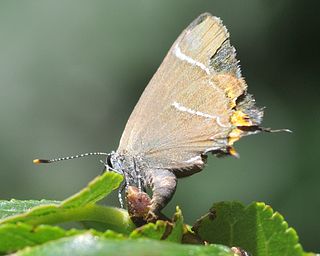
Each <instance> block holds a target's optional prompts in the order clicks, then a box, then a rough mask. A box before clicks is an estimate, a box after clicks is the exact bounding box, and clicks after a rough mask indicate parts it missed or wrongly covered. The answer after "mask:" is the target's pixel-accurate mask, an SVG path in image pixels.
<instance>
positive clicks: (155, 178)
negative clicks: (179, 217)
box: [147, 169, 177, 221]
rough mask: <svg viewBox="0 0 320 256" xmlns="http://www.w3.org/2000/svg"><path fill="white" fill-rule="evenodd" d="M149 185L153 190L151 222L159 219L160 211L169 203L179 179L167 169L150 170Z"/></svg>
mask: <svg viewBox="0 0 320 256" xmlns="http://www.w3.org/2000/svg"><path fill="white" fill-rule="evenodd" d="M147 184H148V185H149V186H150V187H151V189H152V200H151V207H150V211H149V220H151V221H152V220H155V219H157V216H159V214H160V211H161V210H162V209H163V208H164V207H165V206H166V205H167V204H168V203H169V201H170V200H171V198H172V196H173V194H174V192H175V191H176V186H177V177H176V176H175V175H174V173H173V172H171V171H169V170H165V169H157V170H149V171H148V173H147Z"/></svg>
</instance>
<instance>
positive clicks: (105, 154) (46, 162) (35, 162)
mask: <svg viewBox="0 0 320 256" xmlns="http://www.w3.org/2000/svg"><path fill="white" fill-rule="evenodd" d="M99 155H104V156H108V155H110V154H109V153H105V152H91V153H84V154H80V155H75V156H67V157H60V158H54V159H34V160H33V163H34V164H48V163H54V162H59V161H63V160H70V159H75V158H80V157H85V156H99Z"/></svg>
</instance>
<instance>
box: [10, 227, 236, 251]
mask: <svg viewBox="0 0 320 256" xmlns="http://www.w3.org/2000/svg"><path fill="white" fill-rule="evenodd" d="M15 255H17V256H27V255H32V256H38V255H39V256H40V255H41V256H49V255H52V256H56V255H73V256H78V255H86V256H90V255H94V256H97V255H114V256H117V255H119V256H120V255H121V256H127V255H128V256H129V255H130V256H136V255H137V256H140V255H154V256H162V255H163V256H170V255H174V256H185V255H197V256H205V255H212V256H218V255H219V256H234V254H233V253H232V252H231V250H230V249H229V248H227V247H225V246H222V245H210V246H195V245H181V244H176V243H171V242H166V241H156V240H150V239H137V240H125V241H124V240H110V239H104V238H102V237H99V236H94V235H92V234H91V233H90V232H87V233H85V234H81V235H76V236H72V237H66V238H62V239H59V240H56V241H51V242H48V243H45V244H43V245H39V246H35V247H29V248H26V249H24V250H22V251H18V252H17V253H16V254H15Z"/></svg>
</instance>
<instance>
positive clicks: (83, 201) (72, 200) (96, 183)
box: [61, 172, 123, 208]
mask: <svg viewBox="0 0 320 256" xmlns="http://www.w3.org/2000/svg"><path fill="white" fill-rule="evenodd" d="M122 180H123V176H122V175H120V174H117V173H115V172H104V173H103V174H102V175H100V176H98V177H96V178H95V179H94V180H92V181H91V182H90V183H89V184H88V185H87V186H86V187H85V188H84V189H82V190H81V191H80V192H78V193H77V194H75V195H73V196H71V197H69V198H67V199H66V200H64V201H62V203H61V207H62V208H73V207H81V206H84V205H87V204H94V203H96V202H98V201H99V200H101V199H103V198H105V197H106V196H107V195H109V194H110V193H111V191H112V190H114V189H116V188H118V187H119V186H120V183H121V182H122Z"/></svg>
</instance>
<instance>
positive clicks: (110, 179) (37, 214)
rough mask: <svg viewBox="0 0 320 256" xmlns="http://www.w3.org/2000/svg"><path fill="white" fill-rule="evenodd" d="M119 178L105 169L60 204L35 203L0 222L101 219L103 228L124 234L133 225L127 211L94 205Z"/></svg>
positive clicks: (129, 230)
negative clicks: (34, 205) (20, 212)
mask: <svg viewBox="0 0 320 256" xmlns="http://www.w3.org/2000/svg"><path fill="white" fill-rule="evenodd" d="M121 181H122V176H121V175H119V174H116V173H112V172H105V173H104V174H102V175H101V176H99V177H97V178H95V179H94V180H93V181H92V182H90V183H89V185H88V186H87V187H86V188H84V189H82V190H81V191H80V192H79V193H77V194H75V195H73V196H72V197H70V198H68V199H66V200H64V201H62V202H61V203H60V204H56V203H52V201H49V202H51V204H48V205H40V206H36V207H34V208H32V209H28V211H26V212H24V213H22V214H18V215H14V216H10V217H8V218H4V219H2V220H0V224H3V223H17V222H22V223H27V224H30V225H34V226H35V225H40V224H56V223H62V222H67V221H84V220H86V221H95V222H101V223H104V224H105V228H110V229H114V230H115V231H118V232H123V233H126V234H128V233H130V232H131V231H132V230H133V229H134V228H135V225H134V224H133V223H132V221H131V219H130V217H129V215H128V213H127V211H124V210H122V209H117V208H112V207H103V206H99V205H95V204H94V203H95V202H96V201H97V200H100V199H102V198H103V197H105V196H106V195H108V194H109V193H110V192H111V191H112V190H113V189H116V188H117V187H118V186H119V185H120V183H121ZM32 202H33V201H32ZM53 202H54V201H53Z"/></svg>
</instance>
